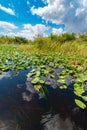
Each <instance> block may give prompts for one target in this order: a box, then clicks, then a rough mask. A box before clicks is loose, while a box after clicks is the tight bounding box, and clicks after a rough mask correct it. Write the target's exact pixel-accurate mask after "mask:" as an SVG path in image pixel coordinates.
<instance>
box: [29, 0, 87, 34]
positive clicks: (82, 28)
mask: <svg viewBox="0 0 87 130" xmlns="http://www.w3.org/2000/svg"><path fill="white" fill-rule="evenodd" d="M42 1H43V2H44V3H46V5H45V6H44V7H38V8H36V7H34V6H32V7H31V13H32V14H33V15H39V16H41V17H42V19H44V20H46V21H50V22H52V23H55V24H59V23H64V24H65V27H66V28H65V29H66V31H68V32H76V33H77V32H87V4H86V3H87V1H86V0H73V1H72V0H67V1H66V0H42Z"/></svg>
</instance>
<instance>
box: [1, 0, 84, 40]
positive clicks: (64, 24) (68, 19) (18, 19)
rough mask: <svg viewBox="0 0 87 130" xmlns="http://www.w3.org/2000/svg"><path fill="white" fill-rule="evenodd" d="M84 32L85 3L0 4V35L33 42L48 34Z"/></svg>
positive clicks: (11, 0) (10, 0)
mask: <svg viewBox="0 0 87 130" xmlns="http://www.w3.org/2000/svg"><path fill="white" fill-rule="evenodd" d="M64 32H69V33H71V32H75V33H86V32H87V2H86V0H2V1H0V35H1V36H2V35H8V36H12V37H14V36H21V37H25V38H27V39H30V40H32V39H34V38H35V37H37V36H38V35H43V36H48V35H49V34H50V33H53V34H58V35H60V34H62V33H64Z"/></svg>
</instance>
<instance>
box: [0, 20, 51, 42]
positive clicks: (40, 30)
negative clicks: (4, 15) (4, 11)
mask: <svg viewBox="0 0 87 130" xmlns="http://www.w3.org/2000/svg"><path fill="white" fill-rule="evenodd" d="M1 27H2V28H4V30H7V27H9V28H10V30H8V31H4V32H3V33H0V35H8V36H11V37H14V36H20V37H25V38H27V39H30V40H33V39H34V38H35V37H37V36H38V35H43V36H45V35H46V33H45V32H46V31H47V30H48V29H49V27H47V26H45V25H43V24H36V25H31V24H23V28H21V29H19V30H17V31H16V32H14V31H13V30H11V29H15V28H17V27H16V26H15V25H14V24H11V23H7V22H3V23H2V22H0V28H1Z"/></svg>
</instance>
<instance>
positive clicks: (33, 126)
mask: <svg viewBox="0 0 87 130" xmlns="http://www.w3.org/2000/svg"><path fill="white" fill-rule="evenodd" d="M29 71H30V70H25V71H23V70H22V71H20V72H19V73H18V76H15V75H14V73H15V72H14V71H13V72H8V73H6V74H3V75H0V130H87V123H86V121H87V109H85V110H81V109H80V108H78V107H76V105H75V103H74V98H75V96H74V94H73V93H72V91H71V90H69V89H67V90H60V89H58V87H57V84H56V83H55V81H54V80H51V79H49V77H48V79H47V84H46V85H45V86H44V91H45V93H46V98H43V95H41V93H39V92H37V91H35V90H34V88H33V85H32V84H31V82H30V81H29V79H27V77H26V75H27V73H28V72H29ZM66 80H67V84H68V85H70V86H72V85H73V84H71V82H70V81H71V79H70V78H67V79H66ZM48 82H49V83H48ZM50 83H51V84H50ZM45 88H46V89H45Z"/></svg>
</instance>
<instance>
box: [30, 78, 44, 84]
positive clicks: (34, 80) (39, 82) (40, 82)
mask: <svg viewBox="0 0 87 130" xmlns="http://www.w3.org/2000/svg"><path fill="white" fill-rule="evenodd" d="M31 83H32V84H44V80H41V79H40V78H39V77H36V78H35V79H33V80H32V81H31Z"/></svg>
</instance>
